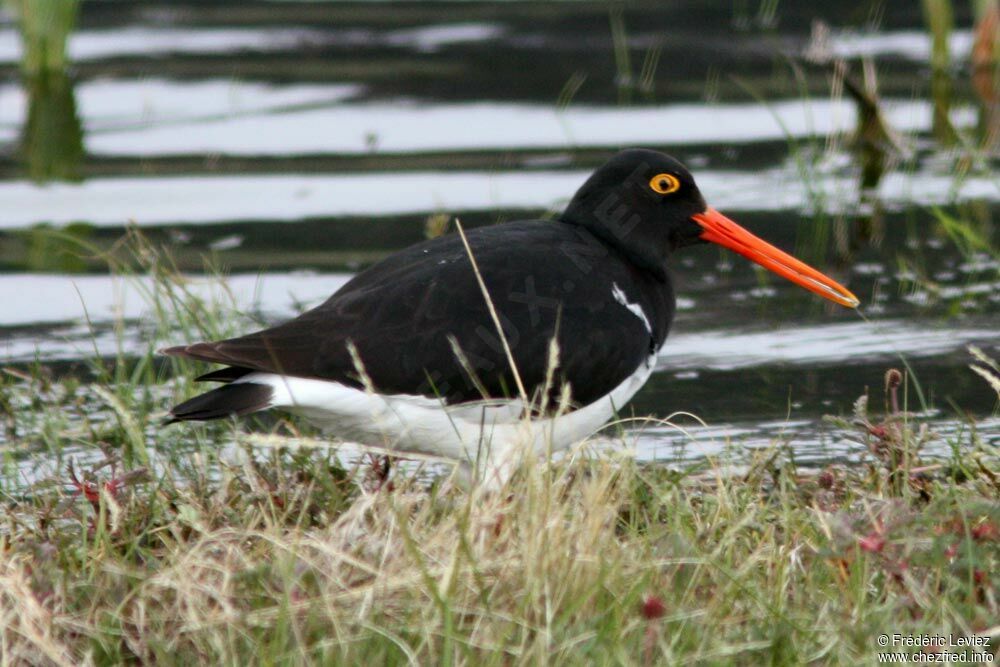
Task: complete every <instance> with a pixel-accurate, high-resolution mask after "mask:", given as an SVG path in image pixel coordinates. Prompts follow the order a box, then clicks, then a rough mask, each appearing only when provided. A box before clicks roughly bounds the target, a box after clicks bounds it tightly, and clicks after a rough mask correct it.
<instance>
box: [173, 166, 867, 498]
mask: <svg viewBox="0 0 1000 667" xmlns="http://www.w3.org/2000/svg"><path fill="white" fill-rule="evenodd" d="M460 231H461V233H451V234H447V235H444V236H439V237H437V238H434V239H431V240H428V241H424V242H422V243H418V244H416V245H413V246H410V247H408V248H406V249H403V250H401V251H399V252H396V253H394V254H392V255H389V256H388V257H386V258H385V259H382V260H381V261H379V262H377V263H375V264H373V265H372V266H370V267H368V268H367V269H365V270H363V271H361V272H360V273H358V274H357V275H356V276H354V277H353V278H352V279H351V280H350V281H348V282H347V283H346V284H344V285H343V286H342V287H341V288H340V289H339V290H337V291H336V292H335V293H334V294H333V295H332V296H330V297H329V298H328V299H327V300H326V301H324V302H323V303H321V304H320V305H318V306H316V307H315V308H312V309H311V310H307V311H305V312H304V313H302V314H301V315H299V316H297V317H295V318H294V319H291V320H289V321H287V322H284V323H282V324H278V325H277V326H273V327H270V328H267V329H263V330H262V331H257V332H255V333H250V334H248V335H245V336H240V337H236V338H229V339H226V340H220V341H212V342H198V343H194V344H190V345H181V346H177V347H170V348H167V349H165V350H163V353H164V354H166V355H172V356H177V357H185V358H188V359H193V360H198V361H202V362H211V363H215V364H222V365H223V366H222V368H219V369H217V370H213V371H211V372H208V373H206V374H204V375H201V376H200V377H198V378H196V380H198V381H211V382H217V383H221V386H219V387H217V388H215V389H212V390H210V391H208V392H206V393H203V394H200V395H197V396H195V397H194V398H191V399H189V400H186V401H184V402H182V403H180V404H179V405H176V406H175V407H173V408H172V409H171V410H170V413H169V418H168V419H169V422H171V423H172V422H181V421H204V420H213V419H221V418H231V417H234V416H236V417H238V416H243V415H248V414H251V413H255V412H259V411H262V410H268V409H271V408H279V409H284V410H286V411H289V412H291V413H294V414H298V415H300V416H301V417H304V418H305V419H306V420H307V421H310V422H313V423H314V424H316V425H317V426H319V427H321V428H322V429H323V430H324V432H326V433H328V434H330V435H333V436H336V437H338V438H340V439H343V440H353V441H358V442H362V443H367V444H371V445H377V446H382V447H385V448H387V449H389V450H391V451H393V452H394V453H399V454H401V455H405V454H406V453H419V454H430V455H434V456H439V457H444V458H448V459H452V460H455V461H457V462H458V465H459V467H460V469H461V470H462V471H463V474H464V476H465V477H466V478H467V479H475V480H479V481H482V480H484V479H486V480H488V481H490V482H492V483H493V484H502V483H504V481H506V479H508V478H509V477H510V474H511V471H512V470H513V469H514V466H515V465H516V463H517V461H518V460H519V459H518V458H517V457H518V456H521V455H523V453H524V452H529V453H533V454H534V455H538V456H543V455H551V453H552V452H556V451H559V450H562V449H564V448H566V447H568V446H570V445H571V444H574V443H576V442H579V441H581V440H584V439H586V438H587V437H588V436H590V435H592V434H593V433H595V432H596V431H598V430H599V429H600V428H601V427H602V426H603V425H604V424H605V423H606V422H608V421H609V420H610V419H611V418H612V417H613V416H614V415H616V414H618V413H619V412H620V411H621V410H622V409H623V408H624V407H625V405H626V404H627V403H628V401H629V400H630V399H631V398H632V397H633V396H634V395H635V394H636V392H637V391H638V390H639V389H640V388H641V387H642V386H643V384H645V382H646V381H647V380H648V379H649V377H650V375H651V374H652V373H653V370H654V367H655V365H656V362H657V358H658V356H659V355H660V354H661V349H662V348H663V346H664V343H665V341H666V339H667V335H668V333H669V331H670V327H671V323H672V321H673V318H674V312H675V309H676V299H675V295H674V290H673V284H672V280H671V273H670V269H669V264H670V258H671V256H672V255H673V253H674V252H675V251H680V250H683V249H685V248H688V247H690V246H695V245H699V244H705V243H714V244H717V245H720V246H723V247H725V248H728V249H729V250H732V251H734V252H736V253H738V254H740V255H743V256H744V257H746V258H748V259H749V260H751V261H753V262H756V263H757V264H760V265H761V266H763V267H765V268H767V269H768V270H770V271H772V272H774V273H776V274H778V275H780V276H782V277H784V278H787V279H789V280H791V281H792V282H794V283H796V284H798V285H800V286H801V287H804V288H805V289H807V290H810V291H812V292H815V293H816V294H818V295H820V296H822V297H824V298H826V299H829V300H831V301H833V302H835V303H838V304H840V305H842V306H845V307H849V308H855V307H857V306H858V304H859V300H858V298H857V297H856V296H854V294H852V293H851V292H850V291H849V290H848V289H847V288H845V287H843V286H842V285H840V284H838V283H837V282H835V281H834V280H832V279H831V278H828V277H827V276H825V275H823V274H822V273H820V272H819V271H817V270H816V269H814V268H812V267H810V266H808V265H806V264H804V263H803V262H801V261H799V260H797V259H795V258H794V257H792V256H790V255H788V254H786V253H784V252H783V251H781V250H779V249H778V248H776V247H774V246H772V245H770V244H768V243H767V242H765V241H763V240H761V239H760V238H758V237H756V236H755V235H753V234H752V233H751V232H749V231H747V230H746V229H745V228H743V227H741V226H739V225H738V224H737V223H735V222H734V221H732V220H731V219H729V218H727V217H726V216H724V215H723V214H722V213H720V212H718V211H717V210H715V209H714V208H711V207H709V206H708V205H707V204H706V202H705V199H704V197H703V196H702V194H701V192H700V191H699V189H698V186H697V185H696V183H695V180H694V178H693V176H692V175H691V172H690V171H688V169H687V168H686V167H685V166H684V165H683V164H682V163H681V162H680V161H678V160H677V159H675V158H673V157H671V156H668V155H666V154H664V153H661V152H658V151H654V150H649V149H644V148H630V149H626V150H622V151H620V152H618V153H617V154H615V155H614V156H613V157H612V158H611V159H610V160H608V161H607V162H606V163H605V164H603V165H602V166H600V167H599V168H598V169H597V170H595V171H594V172H593V173H592V174H591V175H590V177H589V178H587V179H586V181H585V182H584V183H583V184H582V185H581V186H580V188H579V189H578V190H577V192H576V194H575V195H574V196H573V197H572V199H571V200H570V201H569V203H568V205H567V206H566V208H565V209H564V210H563V212H562V213H561V214H560V215H557V216H555V217H554V218H553V219H549V220H527V221H512V222H504V223H500V224H495V225H490V226H485V227H477V228H475V229H471V230H469V231H468V232H464V231H463V230H461V228H460ZM668 347H669V346H668ZM666 358H667V360H669V356H668V355H667V356H666Z"/></svg>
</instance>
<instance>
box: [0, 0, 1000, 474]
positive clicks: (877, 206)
mask: <svg viewBox="0 0 1000 667" xmlns="http://www.w3.org/2000/svg"><path fill="white" fill-rule="evenodd" d="M828 4H830V6H825V7H822V8H818V9H817V8H816V6H815V3H813V2H807V1H806V0H787V1H786V2H782V3H754V2H735V3H734V2H731V1H729V0H725V1H722V0H719V1H711V2H678V3H660V2H633V3H629V4H627V5H624V6H618V5H609V4H608V3H604V2H588V1H579V2H570V1H564V2H528V1H523V2H472V1H469V2H461V1H458V2H297V1H295V0H282V1H280V2H278V1H275V2H268V1H266V0H255V1H254V2H235V1H233V0H213V1H212V2H188V3H183V2H182V3H177V2H165V1H162V2H157V1H153V0H149V1H144V2H136V3H127V4H125V3H117V2H111V1H105V2H100V1H94V2H84V3H83V5H82V11H81V16H80V21H79V25H78V26H77V29H76V30H75V31H74V32H73V33H72V34H71V35H70V37H69V40H68V45H67V53H68V57H69V58H70V60H71V62H72V65H71V68H70V70H69V73H68V75H65V76H52V77H49V78H45V79H44V80H35V81H28V80H26V79H22V77H21V76H20V74H19V70H18V62H19V61H20V59H21V52H22V46H21V42H20V39H19V36H18V31H17V26H16V22H15V21H14V19H13V16H12V15H11V14H9V13H7V14H3V13H0V303H2V304H3V306H2V307H0V364H3V365H5V366H7V367H9V368H24V367H27V366H28V365H30V364H34V363H41V364H43V365H49V366H51V368H53V369H54V370H56V371H57V372H58V373H74V374H78V375H81V376H82V377H84V378H86V377H87V375H86V367H85V366H84V365H82V364H79V365H78V362H81V361H83V360H88V359H92V358H93V357H94V355H95V354H97V355H101V356H108V357H113V356H114V355H116V354H119V353H121V352H123V351H124V353H125V354H126V355H130V354H135V355H138V354H141V353H142V352H143V351H144V350H145V349H146V346H147V341H146V340H145V330H144V328H143V326H142V322H143V320H144V317H145V314H146V312H147V310H148V308H149V305H148V304H147V303H145V302H144V300H143V292H144V287H143V279H141V278H140V279H135V280H124V279H121V278H116V277H111V276H110V275H109V274H108V271H107V268H106V266H105V265H103V264H102V263H101V261H100V259H99V257H97V255H96V253H97V252H99V251H100V250H101V249H108V248H111V247H112V246H113V245H114V244H115V243H116V242H117V241H118V240H119V239H120V237H121V236H122V235H123V234H124V233H125V231H126V229H127V227H128V226H130V225H138V226H139V228H140V229H142V230H143V231H144V232H145V233H146V234H147V236H148V237H149V238H150V239H152V240H153V241H154V242H157V243H165V244H167V245H168V246H169V247H170V248H171V252H172V254H173V255H174V257H175V258H176V261H177V264H178V266H179V267H180V268H181V269H182V270H183V271H185V272H187V273H188V274H189V275H190V277H191V280H192V285H193V289H194V290H195V291H198V290H201V291H203V292H204V293H205V294H210V293H212V292H213V290H215V291H218V290H219V289H220V287H219V285H218V283H217V282H216V281H214V280H213V279H209V278H206V277H204V276H202V275H201V272H202V271H203V270H204V260H203V257H204V256H205V255H206V254H207V255H210V256H211V257H212V258H213V261H214V262H216V263H217V264H218V266H219V267H220V268H221V269H222V270H223V271H224V272H226V273H227V274H229V278H228V285H229V289H230V290H231V293H232V295H233V298H235V300H236V303H237V304H238V305H239V308H240V309H241V310H247V311H253V312H254V313H256V314H257V315H258V317H259V318H260V319H263V320H276V319H280V318H282V317H287V316H289V315H292V314H294V313H295V312H298V311H299V310H301V308H303V307H304V306H308V305H312V304H315V303H317V302H319V301H320V300H322V299H323V298H325V296H327V295H328V294H329V293H331V292H332V291H333V290H335V289H336V288H337V287H339V286H340V285H342V284H343V283H344V282H345V281H346V280H347V279H349V277H350V276H351V275H352V273H354V272H356V271H357V270H358V268H360V267H362V266H364V265H366V264H368V263H370V262H372V261H375V260H377V259H378V258H379V257H381V256H384V255H386V254H388V253H390V252H392V251H394V250H397V249H400V248H402V247H405V246H407V245H409V244H411V243H414V242H416V241H418V240H420V239H422V238H423V237H424V235H425V230H426V228H427V220H428V218H429V216H432V215H435V214H447V215H448V216H458V217H460V218H461V219H462V220H463V222H464V223H465V224H466V225H470V226H475V225H483V224H493V223H496V222H498V221H504V220H510V219H517V218H523V217H532V216H539V215H548V214H551V213H552V212H553V211H558V210H559V208H560V207H561V206H562V205H563V204H564V203H565V202H566V201H567V199H568V198H569V197H570V196H571V195H572V193H573V191H574V190H575V188H576V187H577V186H578V185H579V184H580V183H581V182H582V181H583V179H584V178H585V177H586V175H587V174H588V173H589V172H590V171H591V170H592V169H593V168H594V167H596V166H597V165H599V164H600V163H601V162H602V161H603V160H604V159H606V158H607V157H608V156H609V155H610V154H611V153H613V152H614V151H615V150H617V149H618V148H620V147H624V146H631V145H642V146H646V147H650V148H657V149H661V150H664V151H666V152H669V153H672V154H674V155H676V156H677V157H678V158H680V159H681V160H683V161H684V162H686V163H687V164H688V165H689V166H690V167H691V168H692V169H693V170H694V172H695V175H696V178H697V180H698V183H699V185H700V187H701V189H702V191H703V193H704V194H705V196H706V198H707V199H708V201H709V202H710V203H711V204H712V205H713V206H715V207H716V208H719V209H720V210H723V211H725V212H726V213H727V214H728V215H730V216H731V217H733V218H735V219H737V220H738V221H740V222H741V223H743V224H745V225H746V226H747V227H750V228H751V229H753V230H754V231H755V232H756V233H758V234H759V235H761V236H763V237H764V238H767V239H768V240H770V241H772V242H774V243H775V244H777V245H779V246H782V247H784V248H786V249H789V250H792V251H794V252H795V254H797V255H798V256H800V257H802V258H803V259H804V260H806V261H808V262H810V263H813V264H815V265H817V266H819V267H820V268H821V269H822V270H823V271H824V272H826V273H828V274H830V275H832V276H834V277H836V278H837V279H838V280H840V281H841V282H843V283H845V284H846V285H847V286H848V287H849V288H850V289H851V290H852V291H853V292H854V293H856V294H857V295H858V296H859V297H860V298H861V300H862V303H863V305H862V307H861V309H860V311H859V312H852V311H848V310H845V309H841V308H838V307H836V306H831V305H830V304H828V303H826V302H821V301H820V300H818V299H816V298H815V297H814V296H812V295H811V294H809V293H807V292H805V291H802V290H800V289H798V288H796V287H794V286H792V285H790V284H787V283H785V282H782V281H780V280H779V279H777V278H774V277H773V276H770V275H765V274H764V273H762V272H760V271H759V270H757V269H755V268H753V267H751V266H749V265H748V264H747V263H746V262H744V261H743V260H742V259H741V258H739V257H736V256H730V255H728V254H726V253H725V252H720V251H719V250H717V249H715V248H709V247H704V248H697V249H692V250H690V251H686V252H685V253H684V254H683V256H678V257H677V258H676V261H674V263H673V266H672V270H673V273H674V275H675V278H676V281H677V291H678V294H679V296H680V299H679V312H678V315H677V319H676V322H675V325H674V329H673V333H672V334H671V337H670V339H668V342H667V344H666V345H665V346H664V348H663V350H662V352H661V356H660V359H659V362H658V366H657V372H656V373H655V374H654V376H653V379H652V380H651V381H650V382H649V384H648V385H647V387H646V388H645V389H644V390H643V391H642V392H640V394H639V395H638V396H637V397H636V399H635V400H634V401H633V403H632V406H631V412H633V413H634V414H636V415H654V416H658V417H666V416H668V415H670V414H672V413H674V412H675V411H687V412H692V413H695V414H697V415H698V416H699V417H700V418H701V419H703V420H704V421H705V422H706V424H707V425H706V426H695V427H693V428H690V429H686V430H685V431H684V432H681V431H677V430H675V429H671V428H668V427H659V426H655V427H651V426H647V427H645V428H642V429H641V430H636V431H634V432H633V435H634V441H635V442H636V444H637V448H638V451H639V454H640V456H643V457H645V458H650V459H669V460H674V459H677V458H691V457H698V456H703V455H705V454H711V453H715V452H717V451H719V447H720V446H722V445H723V444H724V443H726V442H727V441H730V440H736V441H739V442H742V443H743V444H745V445H747V446H751V447H756V446H767V445H768V444H769V443H772V442H774V441H776V440H778V441H787V442H789V443H790V445H791V447H793V448H794V449H795V450H796V452H798V453H799V454H800V455H801V457H802V459H803V460H807V461H811V462H815V463H816V464H822V463H823V462H825V461H829V460H844V459H847V460H854V459H856V458H857V457H858V456H859V455H860V454H859V452H860V451H861V446H860V445H858V444H856V443H853V442H851V441H849V440H845V439H843V437H842V436H841V435H840V434H838V433H836V432H835V431H833V430H832V429H831V428H829V427H827V426H825V425H824V422H823V421H822V416H823V415H824V414H840V415H843V414H849V413H850V410H851V405H852V403H853V401H854V399H855V398H856V397H857V396H858V395H860V394H861V393H863V392H864V391H865V390H866V388H868V387H871V388H872V389H873V391H874V392H875V393H878V392H880V387H881V384H882V377H883V373H884V372H885V370H886V369H887V368H889V367H896V366H902V365H904V364H905V365H908V366H909V368H910V371H911V373H912V375H913V377H914V378H915V379H916V381H917V382H918V383H919V387H920V391H919V394H920V401H919V403H920V404H919V405H913V406H911V407H913V408H914V409H915V410H918V411H919V412H920V414H921V415H922V418H923V419H925V420H927V421H928V422H929V423H930V424H931V425H932V427H933V428H934V429H936V430H937V431H938V432H939V433H941V434H943V436H944V437H943V438H942V440H941V441H940V442H942V443H943V442H946V441H948V440H949V438H951V439H952V440H954V439H955V438H958V435H957V434H961V433H963V432H964V430H963V429H965V428H966V426H965V425H966V424H967V423H968V420H969V418H971V419H972V420H975V421H978V422H979V423H980V435H981V436H982V437H983V438H984V440H985V442H986V443H987V445H988V446H992V447H996V446H998V445H1000V428H997V426H998V422H997V419H996V414H997V405H996V403H997V402H996V397H995V395H994V394H993V393H992V392H991V391H990V390H989V388H988V387H987V385H986V384H985V383H984V382H983V381H982V380H981V379H980V378H978V377H977V376H975V375H974V374H972V373H971V372H970V371H969V370H968V367H967V364H968V362H969V360H970V359H969V356H968V352H967V350H966V347H967V346H968V345H970V344H975V345H978V346H980V347H982V348H983V349H985V350H986V351H987V352H988V353H991V354H992V355H993V356H1000V334H998V328H1000V260H998V256H997V253H996V248H997V235H996V231H995V228H994V223H993V219H994V218H995V216H996V214H997V213H998V212H1000V178H998V176H997V172H996V170H995V167H996V163H997V152H996V145H997V144H996V143H995V142H994V143H993V144H992V147H990V146H989V145H986V142H987V139H985V138H984V137H987V136H988V135H989V132H990V129H991V128H992V129H993V130H994V131H995V130H996V127H995V125H996V122H997V119H996V118H995V117H991V116H990V113H989V105H988V104H985V103H984V102H983V100H982V99H981V97H980V96H981V95H982V94H983V92H982V88H981V87H977V86H976V85H975V84H974V82H973V81H972V79H971V77H970V75H969V72H970V63H969V57H970V56H969V52H970V48H971V45H972V42H973V33H972V31H971V25H972V19H971V17H970V16H968V15H963V14H962V12H963V11H965V8H964V6H962V5H961V3H959V5H960V6H958V7H956V10H957V11H958V14H957V15H956V30H955V31H954V33H953V34H952V36H951V40H950V42H949V49H950V53H951V58H952V62H951V67H950V69H949V70H948V72H947V73H946V74H945V75H940V74H939V75H938V76H937V77H936V78H934V80H933V81H932V77H931V76H930V68H929V65H928V58H929V57H930V37H929V36H928V35H927V34H926V33H925V32H924V31H923V23H922V17H921V15H920V9H919V3H880V2H872V3H860V4H859V5H858V4H857V3H848V4H855V5H857V6H854V7H847V6H841V5H839V4H832V3H828ZM772 5H774V6H776V7H777V10H776V11H772V10H771V9H768V8H769V7H772ZM2 6H3V5H0V7H2ZM817 20H822V21H823V22H824V26H823V27H818V24H817V23H816V21H817ZM829 57H841V58H846V59H848V60H847V62H848V63H850V65H851V70H852V72H853V76H855V77H858V78H859V80H860V78H861V77H862V76H863V75H862V66H861V59H862V58H864V59H867V61H868V62H870V63H872V64H873V65H874V70H875V71H877V73H878V84H879V94H880V97H881V102H882V107H881V109H882V111H881V118H882V121H883V122H884V123H885V124H886V126H887V127H889V128H890V132H889V134H887V135H880V136H882V139H880V140H877V141H875V144H876V145H877V146H879V147H880V148H881V149H884V150H875V151H872V150H865V149H863V148H859V144H858V142H856V141H855V140H854V139H855V132H856V130H858V128H859V127H860V128H861V129H862V131H863V132H867V131H870V127H868V129H865V128H866V122H868V121H870V118H869V117H868V116H866V115H865V114H864V113H862V112H859V106H858V105H857V104H856V103H855V102H854V101H853V100H852V98H851V97H850V96H849V95H846V94H844V93H843V90H842V87H840V86H837V85H834V86H833V87H832V88H831V80H832V67H831V66H830V65H829V64H823V62H822V61H823V58H829ZM810 59H811V60H810ZM817 59H819V60H817ZM817 62H819V64H817ZM942 76H944V77H945V79H944V87H943V88H942V84H941V81H942V78H941V77H942ZM942 90H943V91H944V93H945V94H944V95H942V94H941V91H942ZM932 92H933V93H935V94H933V95H932ZM993 103H994V104H995V103H996V102H995V100H994V102H993ZM994 114H995V110H994ZM994 139H995V137H994ZM873 155H874V158H873ZM954 221H959V224H957V225H956V224H953V223H954ZM956 230H957V231H956ZM67 239H69V240H67ZM977 239H978V240H984V241H985V243H979V242H978V241H977ZM60 240H61V241H60ZM73 241H78V242H85V243H86V244H87V247H88V248H90V249H91V250H93V252H88V253H82V254H81V253H80V252H78V251H77V252H70V251H68V250H66V248H76V249H77V250H78V248H79V246H78V245H73ZM61 244H62V245H61ZM175 342H178V343H179V342H182V341H175ZM164 400H165V403H164V405H163V409H164V410H165V409H167V408H168V407H169V406H168V405H167V404H166V400H167V399H164ZM914 402H915V403H916V402H917V401H916V399H914ZM4 437H6V436H3V435H0V442H4V441H3V440H2V438H4ZM720 443H721V444H720ZM5 444H6V445H9V443H5ZM941 446H942V447H944V445H941ZM942 451H944V450H943V449H942Z"/></svg>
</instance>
